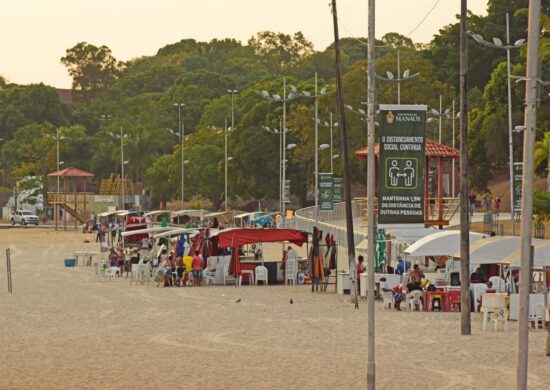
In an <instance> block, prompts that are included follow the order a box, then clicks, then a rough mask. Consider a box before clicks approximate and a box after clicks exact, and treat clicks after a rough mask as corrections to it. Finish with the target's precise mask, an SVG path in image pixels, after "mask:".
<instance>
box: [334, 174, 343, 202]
mask: <svg viewBox="0 0 550 390" xmlns="http://www.w3.org/2000/svg"><path fill="white" fill-rule="evenodd" d="M340 202H342V178H341V177H333V178H332V203H340Z"/></svg>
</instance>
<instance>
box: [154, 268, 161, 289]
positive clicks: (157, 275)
mask: <svg viewBox="0 0 550 390" xmlns="http://www.w3.org/2000/svg"><path fill="white" fill-rule="evenodd" d="M153 282H157V287H158V286H160V284H161V283H162V282H164V267H162V266H159V267H158V268H157V271H156V272H155V276H154V277H153Z"/></svg>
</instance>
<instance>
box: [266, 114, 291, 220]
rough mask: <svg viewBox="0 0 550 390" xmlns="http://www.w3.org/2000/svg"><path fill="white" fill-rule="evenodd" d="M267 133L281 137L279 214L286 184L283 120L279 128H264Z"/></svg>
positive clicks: (286, 130)
mask: <svg viewBox="0 0 550 390" xmlns="http://www.w3.org/2000/svg"><path fill="white" fill-rule="evenodd" d="M262 128H263V129H264V130H265V131H267V132H268V133H271V134H276V135H278V136H279V212H282V204H283V193H282V191H283V190H282V188H283V186H284V183H283V181H282V173H283V131H282V119H281V120H280V121H279V128H278V129H276V128H273V129H271V128H269V127H268V126H263V127H262ZM289 131H290V129H285V131H284V133H288V132H289Z"/></svg>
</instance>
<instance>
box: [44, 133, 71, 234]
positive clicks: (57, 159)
mask: <svg viewBox="0 0 550 390" xmlns="http://www.w3.org/2000/svg"><path fill="white" fill-rule="evenodd" d="M48 137H49V138H54V136H52V135H48ZM65 138H67V137H64V136H60V135H59V128H56V129H55V144H56V161H57V172H59V170H60V166H61V164H62V163H63V162H60V161H59V141H61V140H63V139H65ZM56 179H57V185H56V192H57V193H56V195H55V211H54V212H55V213H56V214H55V221H56V224H55V228H56V229H57V217H58V215H59V210H58V208H59V204H58V202H59V199H60V197H59V175H58V176H57V177H56Z"/></svg>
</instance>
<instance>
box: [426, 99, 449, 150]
mask: <svg viewBox="0 0 550 390" xmlns="http://www.w3.org/2000/svg"><path fill="white" fill-rule="evenodd" d="M429 113H430V115H432V116H434V117H436V118H439V137H438V142H439V143H441V129H442V123H441V119H443V118H449V117H450V115H451V109H450V108H447V109H446V110H445V111H443V96H442V95H439V111H438V110H436V109H435V108H431V109H430V112H429ZM428 119H429V118H428ZM428 122H431V121H428Z"/></svg>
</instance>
